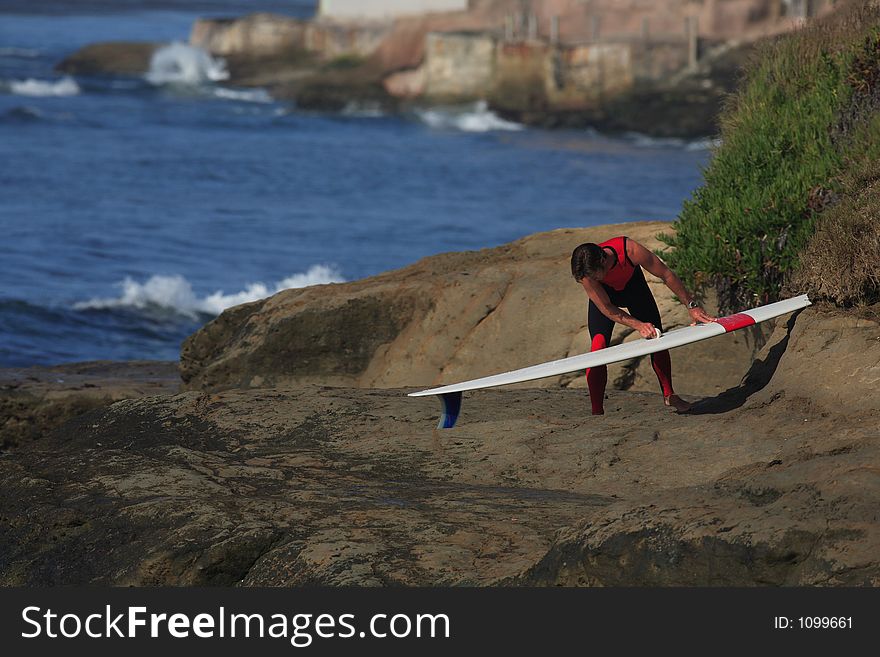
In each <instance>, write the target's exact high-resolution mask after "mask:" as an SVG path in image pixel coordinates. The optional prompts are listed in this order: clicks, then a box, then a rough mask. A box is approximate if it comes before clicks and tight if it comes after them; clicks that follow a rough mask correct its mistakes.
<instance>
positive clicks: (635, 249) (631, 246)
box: [626, 239, 715, 324]
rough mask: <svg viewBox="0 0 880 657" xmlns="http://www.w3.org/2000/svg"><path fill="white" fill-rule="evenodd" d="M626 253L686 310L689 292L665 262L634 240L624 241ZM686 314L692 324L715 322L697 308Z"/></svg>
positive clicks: (690, 297)
mask: <svg viewBox="0 0 880 657" xmlns="http://www.w3.org/2000/svg"><path fill="white" fill-rule="evenodd" d="M626 253H627V255H628V256H629V259H630V260H631V261H632V263H633V264H635V265H641V266H642V267H643V268H644V269H647V270H648V271H649V272H651V273H652V274H654V276H656V277H657V278H659V279H660V280H661V281H663V283H664V284H665V285H666V287H668V288H669V289H670V290H672V293H673V294H674V295H675V296H677V297H678V298H679V300H680V301H681V302H682V303H683V304H684V305H685V307H686V308H687V306H688V304H689V303H690V302H691V301H693V297H692V296H691V294H690V292H688V291H687V289H686V288H685V286H684V283H682V282H681V279H680V278H679V277H678V276H676V274H675V272H674V271H672V270H671V269H670V268H669V267H667V266H666V263H665V262H663V261H662V260H661V259H660V258H658V257H657V256H656V255H654V254H653V253H652V252H651V251H649V250H648V249H646V248H645V247H644V246H642V245H641V244H639V243H638V242H636V241H635V240H630V239H628V240H627V241H626ZM688 314H689V315H690V316H691V320H693V323H694V324H696V323H697V322H701V323H704V324H705V323H708V322H714V321H715V318H714V317H712V316H711V315H708V314H706V312H705V311H704V310H703V309H702V308H701V307H699V306H697V307H696V308H688Z"/></svg>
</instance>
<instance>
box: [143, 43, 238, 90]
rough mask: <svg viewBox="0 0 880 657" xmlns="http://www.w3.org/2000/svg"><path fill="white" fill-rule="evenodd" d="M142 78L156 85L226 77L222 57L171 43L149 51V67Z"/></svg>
mask: <svg viewBox="0 0 880 657" xmlns="http://www.w3.org/2000/svg"><path fill="white" fill-rule="evenodd" d="M144 77H145V78H146V80H147V82H149V83H150V84H154V85H157V86H159V85H166V84H173V85H187V86H198V85H201V84H205V83H207V82H219V81H221V80H228V79H229V71H227V70H226V62H225V61H224V60H223V59H220V58H214V57H211V55H209V54H208V53H207V52H205V51H204V50H202V49H201V48H196V47H194V46H189V45H187V44H185V43H180V42H175V43H172V44H169V45H167V46H163V47H162V48H159V49H158V50H157V51H156V52H154V53H153V57H152V58H151V59H150V70H149V71H148V72H147V74H146V75H145V76H144Z"/></svg>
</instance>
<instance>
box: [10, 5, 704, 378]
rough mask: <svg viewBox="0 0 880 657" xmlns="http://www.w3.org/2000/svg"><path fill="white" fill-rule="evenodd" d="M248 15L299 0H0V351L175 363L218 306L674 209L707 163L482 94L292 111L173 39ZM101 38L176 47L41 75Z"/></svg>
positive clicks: (669, 143)
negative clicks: (127, 69) (209, 20)
mask: <svg viewBox="0 0 880 657" xmlns="http://www.w3.org/2000/svg"><path fill="white" fill-rule="evenodd" d="M258 9H259V10H269V11H275V12H281V13H287V14H290V15H298V16H308V15H309V14H310V13H311V12H312V11H313V10H314V3H313V2H297V1H295V0H288V1H284V0H270V1H268V2H247V1H245V0H213V1H212V0H186V1H182V0H180V1H174V0H164V1H159V2H147V1H145V0H112V1H111V0H82V1H79V2H74V1H69V2H64V1H61V0H41V1H40V2H32V1H28V0H0V190H2V191H0V366H2V367H9V366H26V365H37V364H41V365H45V364H55V363H62V362H73V361H81V360H92V359H111V360H128V359H169V360H173V359H176V358H177V355H178V352H179V347H180V343H181V341H182V340H183V339H184V338H185V337H186V336H187V335H189V334H190V333H192V332H193V331H195V330H197V329H198V327H199V326H200V325H202V324H203V323H205V322H206V321H209V320H210V319H211V318H212V317H215V316H216V315H217V314H218V313H219V312H221V311H222V310H223V309H224V308H227V307H229V306H231V305H235V304H237V303H242V302H245V301H249V300H254V299H258V298H261V297H264V296H267V295H269V294H272V293H274V292H276V291H278V290H281V289H285V288H289V287H301V286H304V285H310V284H317V283H324V282H331V281H343V280H353V279H357V278H361V277H365V276H370V275H372V274H376V273H379V272H382V271H385V270H389V269H393V268H397V267H401V266H404V265H407V264H409V263H411V262H414V261H415V260H417V259H419V258H421V257H423V256H427V255H430V254H435V253H440V252H444V251H452V250H465V249H480V248H484V247H490V246H495V245H498V244H502V243H504V242H508V241H510V240H514V239H517V238H519V237H522V236H524V235H528V234H531V233H534V232H537V231H543V230H550V229H554V228H560V227H570V226H590V225H598V224H604V223H612V222H621V221H628V220H641V219H672V218H674V217H675V216H676V214H677V213H678V211H679V209H680V207H681V203H682V201H683V200H684V199H686V198H688V197H689V196H690V195H691V193H692V191H693V190H694V189H695V188H696V187H697V185H698V184H699V183H700V178H701V167H703V166H705V165H706V163H707V162H708V159H709V157H710V150H709V148H708V145H707V144H706V143H701V142H698V143H685V142H679V141H676V140H666V141H657V140H650V139H646V138H644V137H641V136H639V135H629V136H625V137H623V138H609V137H604V136H601V135H598V134H596V133H595V132H592V131H589V130H587V131H560V132H548V131H541V130H535V129H527V128H524V127H523V126H520V125H517V124H513V123H509V122H507V121H504V120H502V119H500V118H499V117H497V116H495V115H494V114H492V113H491V112H490V111H488V110H487V108H486V107H485V105H481V104H475V105H470V106H467V107H433V108H425V109H422V110H419V111H413V112H411V113H409V114H406V115H404V116H387V115H384V114H382V113H380V112H377V111H375V110H371V109H370V108H356V107H353V108H349V110H347V111H345V112H342V113H337V114H318V113H309V112H302V111H297V109H296V108H295V107H294V106H292V105H291V104H289V103H281V102H276V101H275V100H274V99H273V98H272V97H271V96H270V95H269V94H268V93H267V92H266V91H265V90H259V89H258V90H254V89H236V88H233V87H230V86H228V85H227V84H226V83H225V78H226V76H225V68H224V64H223V62H222V61H217V60H213V59H212V58H210V57H208V56H207V55H206V54H205V53H202V52H199V51H196V50H194V49H192V48H189V47H188V46H186V45H184V43H183V42H185V41H186V39H187V37H188V34H189V30H190V27H191V25H192V23H193V21H194V20H195V19H196V18H197V17H199V16H235V15H241V14H244V13H248V12H250V11H256V10H258ZM109 40H144V41H162V42H168V43H169V44H173V45H170V46H169V47H168V48H167V49H166V50H164V51H163V52H162V53H161V54H160V55H159V56H157V59H156V61H155V62H154V65H153V67H152V69H151V71H150V72H149V74H147V75H146V76H144V77H142V78H124V77H106V76H102V77H70V76H64V75H60V74H58V73H56V72H55V71H54V66H55V65H56V64H57V63H58V62H59V61H60V60H61V59H63V58H64V57H65V56H66V55H68V54H70V53H72V52H74V51H75V50H76V49H77V48H79V47H81V46H83V45H86V44H88V43H92V42H96V41H109ZM175 42H177V43H175Z"/></svg>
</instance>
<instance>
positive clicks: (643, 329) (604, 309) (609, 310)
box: [581, 277, 657, 339]
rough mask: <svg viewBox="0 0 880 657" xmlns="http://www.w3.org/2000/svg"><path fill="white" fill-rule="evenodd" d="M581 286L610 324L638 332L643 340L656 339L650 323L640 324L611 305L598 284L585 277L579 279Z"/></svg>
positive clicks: (606, 294)
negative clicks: (615, 323)
mask: <svg viewBox="0 0 880 657" xmlns="http://www.w3.org/2000/svg"><path fill="white" fill-rule="evenodd" d="M581 285H583V286H584V290H586V292H587V296H589V297H590V301H592V302H593V303H595V304H596V307H597V308H598V309H599V311H600V312H601V313H602V314H603V315H605V316H606V317H607V318H608V319H610V320H611V321H612V322H617V323H618V324H623V325H624V326H629V327H630V328H631V329H634V330H636V331H638V332H639V334H640V335H641V336H642V337H643V338H647V339H651V338H654V337H657V330H656V329H655V328H654V325H653V324H651V323H650V322H640V321H639V320H637V319H636V318H635V317H633V316H632V315H630V314H629V313H626V312H624V311H623V310H621V309H620V308H618V307H617V306H615V305H614V304H613V303H611V299H610V298H609V297H608V293H607V292H606V291H605V288H603V287H602V286H601V285H600V284H599V283H597V282H596V281H594V280H592V279H590V278H589V277H587V278H583V279H581Z"/></svg>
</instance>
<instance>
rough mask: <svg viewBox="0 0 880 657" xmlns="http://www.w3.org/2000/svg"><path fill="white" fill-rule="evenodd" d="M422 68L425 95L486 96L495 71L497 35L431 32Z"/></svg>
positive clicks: (440, 96) (426, 44) (464, 97)
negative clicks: (495, 36) (423, 71)
mask: <svg viewBox="0 0 880 657" xmlns="http://www.w3.org/2000/svg"><path fill="white" fill-rule="evenodd" d="M423 68H424V70H425V90H424V93H425V95H426V96H430V97H433V98H444V97H452V98H458V99H466V98H485V97H486V95H487V93H488V91H489V89H490V88H491V85H492V80H493V76H494V71H495V39H493V38H492V37H491V36H488V35H486V34H466V33H458V34H457V33H431V34H428V36H427V39H426V42H425V63H424V65H423Z"/></svg>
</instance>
